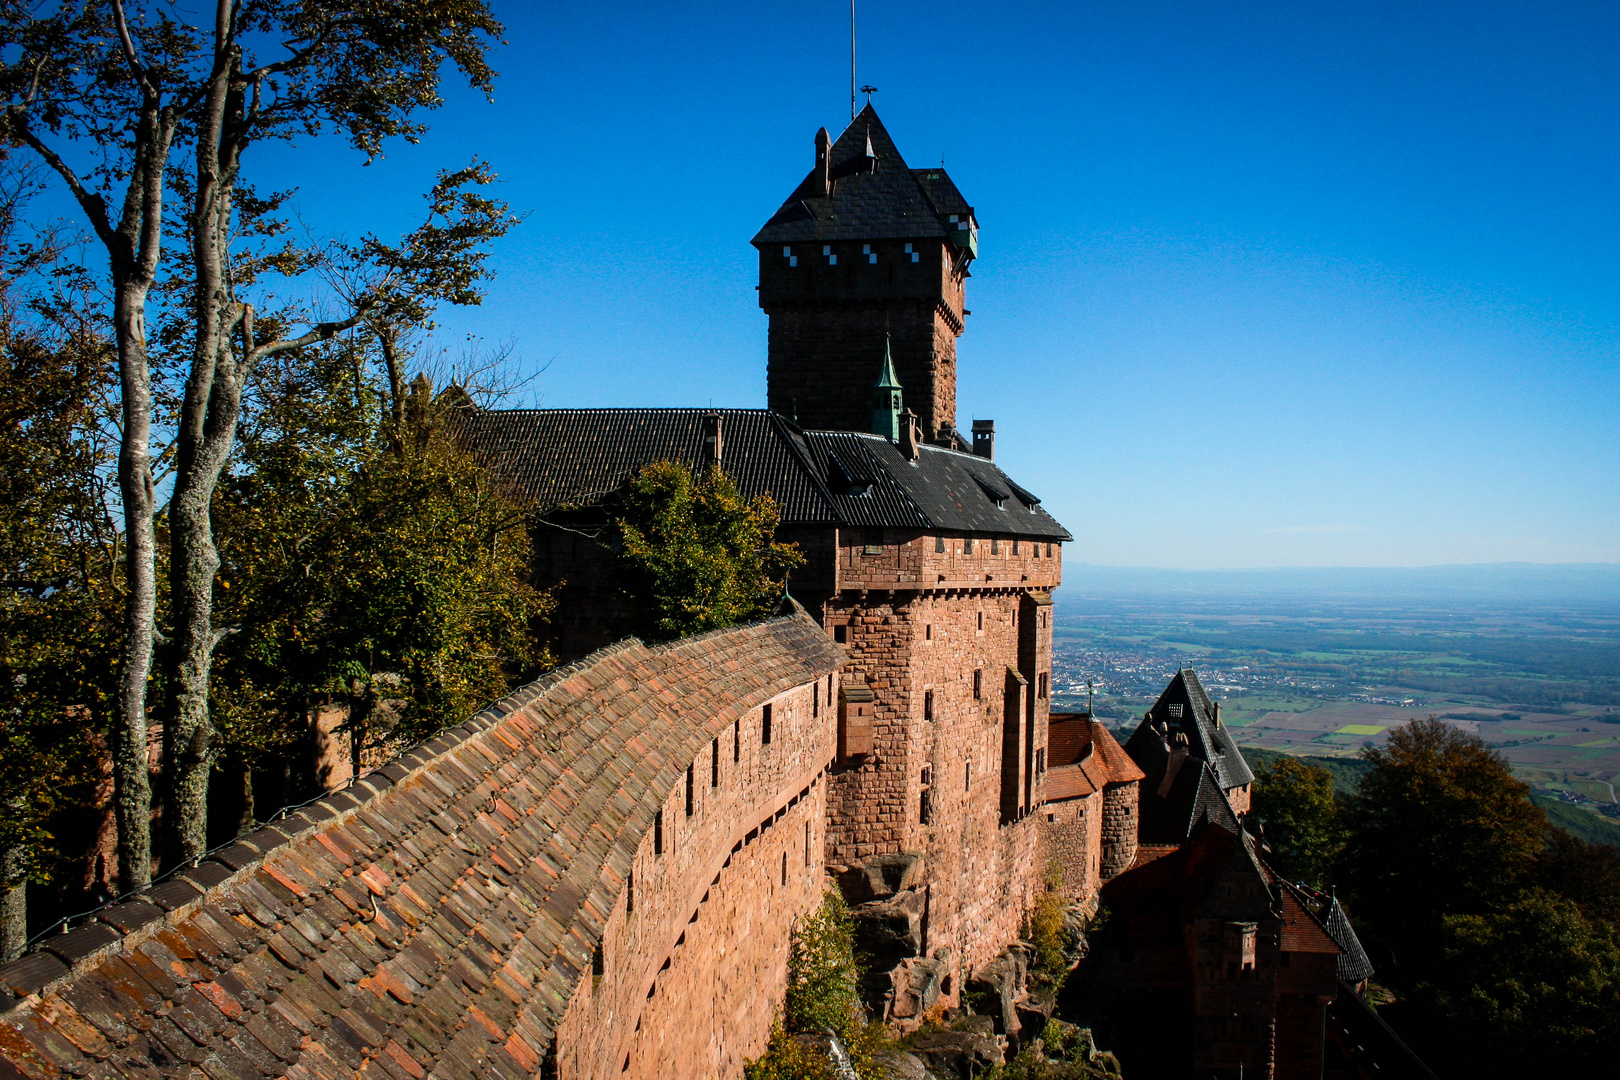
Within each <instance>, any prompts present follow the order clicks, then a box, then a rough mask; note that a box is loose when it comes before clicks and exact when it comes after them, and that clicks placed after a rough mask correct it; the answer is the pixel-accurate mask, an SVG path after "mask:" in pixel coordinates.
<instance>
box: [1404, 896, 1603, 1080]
mask: <svg viewBox="0 0 1620 1080" xmlns="http://www.w3.org/2000/svg"><path fill="white" fill-rule="evenodd" d="M1443 943H1444V950H1445V963H1444V964H1442V965H1440V966H1438V967H1437V968H1436V969H1435V971H1434V973H1433V976H1432V978H1431V980H1430V981H1429V982H1428V983H1427V984H1426V985H1424V986H1423V987H1422V988H1421V992H1422V993H1423V994H1424V995H1425V996H1428V997H1431V998H1432V999H1433V1002H1434V1004H1435V1006H1436V1007H1437V1008H1438V1009H1439V1010H1440V1011H1441V1012H1442V1013H1444V1014H1446V1015H1448V1016H1449V1017H1451V1018H1452V1019H1453V1021H1454V1022H1456V1023H1457V1024H1458V1025H1459V1029H1460V1030H1458V1032H1457V1034H1456V1036H1455V1037H1456V1038H1458V1040H1459V1045H1472V1046H1475V1047H1489V1048H1490V1055H1491V1057H1492V1060H1493V1063H1494V1065H1495V1067H1496V1068H1494V1069H1492V1071H1497V1070H1498V1069H1501V1070H1502V1071H1503V1072H1506V1071H1507V1070H1506V1069H1504V1068H1503V1066H1505V1065H1509V1064H1511V1065H1516V1066H1518V1068H1519V1069H1524V1070H1528V1071H1523V1072H1519V1073H1518V1074H1519V1075H1533V1074H1534V1073H1537V1072H1539V1073H1540V1074H1541V1075H1564V1076H1568V1075H1572V1074H1573V1075H1579V1074H1580V1073H1579V1072H1577V1071H1576V1070H1577V1069H1578V1068H1579V1066H1580V1065H1582V1064H1584V1065H1586V1066H1589V1067H1590V1066H1594V1065H1598V1064H1600V1063H1602V1064H1604V1065H1606V1066H1607V1067H1608V1068H1610V1069H1612V1067H1613V1057H1612V1055H1613V1051H1614V1047H1615V1045H1616V1040H1620V930H1617V929H1616V927H1615V926H1613V925H1612V924H1610V923H1606V922H1602V921H1594V920H1591V919H1588V918H1587V917H1586V916H1585V915H1583V914H1582V913H1581V910H1580V908H1579V907H1577V906H1576V905H1575V904H1574V903H1573V902H1571V901H1570V900H1568V899H1566V898H1564V897H1561V896H1557V895H1555V894H1553V893H1549V892H1545V891H1543V890H1540V889H1530V890H1527V891H1526V892H1524V893H1522V894H1520V895H1519V896H1517V897H1515V898H1514V899H1513V900H1512V901H1511V902H1509V903H1507V904H1505V905H1503V906H1502V907H1500V908H1498V909H1496V910H1493V911H1489V912H1484V913H1480V914H1472V915H1450V916H1447V917H1446V918H1445V920H1444V922H1443Z"/></svg>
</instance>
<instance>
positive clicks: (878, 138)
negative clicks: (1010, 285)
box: [753, 103, 973, 246]
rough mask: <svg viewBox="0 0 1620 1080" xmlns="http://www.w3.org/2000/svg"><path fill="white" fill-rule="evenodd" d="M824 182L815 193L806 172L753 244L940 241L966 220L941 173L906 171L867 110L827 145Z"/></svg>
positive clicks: (967, 209)
mask: <svg viewBox="0 0 1620 1080" xmlns="http://www.w3.org/2000/svg"><path fill="white" fill-rule="evenodd" d="M828 177H829V179H830V181H831V183H830V184H829V190H828V191H827V193H826V194H821V193H820V191H819V186H820V185H819V183H818V178H817V176H816V175H815V169H814V168H812V169H811V170H810V172H809V174H807V175H806V176H805V178H804V180H803V181H802V182H800V184H799V186H798V187H797V188H795V189H794V191H793V194H791V195H789V196H788V198H787V201H786V202H784V203H783V204H782V206H781V208H780V209H778V210H777V211H776V213H775V214H773V215H771V219H770V220H769V221H767V222H766V223H765V227H764V228H762V229H760V231H759V233H758V234H757V235H756V236H755V237H754V241H753V242H754V243H755V244H757V245H761V246H763V245H765V244H791V243H796V242H797V243H802V242H806V241H824V240H885V239H888V240H894V239H923V238H927V237H943V236H946V235H947V234H948V233H949V232H951V231H953V230H954V229H955V225H954V224H953V222H952V221H951V218H952V217H953V216H955V217H956V218H957V219H958V220H963V219H970V218H972V216H973V208H972V207H971V206H969V205H968V204H967V200H965V199H963V198H962V193H961V192H959V191H957V189H956V185H955V184H954V183H952V182H951V179H950V177H949V176H948V175H947V174H946V172H945V170H944V168H943V167H940V168H927V169H912V168H910V167H909V166H908V165H906V162H905V159H904V158H903V157H901V156H900V151H899V150H898V149H897V148H896V147H895V145H894V140H893V139H891V138H890V137H889V133H888V131H887V130H886V129H885V128H884V127H883V121H881V120H879V119H878V115H877V112H876V110H874V109H873V108H872V106H871V104H870V103H868V104H867V106H866V108H864V109H862V110H861V112H860V114H859V115H858V116H856V117H855V119H854V120H852V121H850V125H849V127H847V128H845V129H844V131H843V133H842V134H841V135H839V136H838V139H837V141H835V142H834V143H833V144H832V149H831V150H830V151H829V152H828Z"/></svg>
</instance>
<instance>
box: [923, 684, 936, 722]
mask: <svg viewBox="0 0 1620 1080" xmlns="http://www.w3.org/2000/svg"><path fill="white" fill-rule="evenodd" d="M923 719H924V720H926V721H928V723H930V724H932V723H933V722H934V692H933V691H932V690H924V691H923Z"/></svg>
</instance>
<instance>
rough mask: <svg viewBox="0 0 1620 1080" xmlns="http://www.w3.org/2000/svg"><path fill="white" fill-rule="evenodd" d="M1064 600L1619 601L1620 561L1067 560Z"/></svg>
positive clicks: (1592, 603) (1581, 604)
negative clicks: (1252, 565)
mask: <svg viewBox="0 0 1620 1080" xmlns="http://www.w3.org/2000/svg"><path fill="white" fill-rule="evenodd" d="M1059 596H1060V599H1059V600H1058V603H1059V604H1073V603H1076V602H1080V601H1082V600H1084V598H1086V597H1123V598H1131V599H1137V600H1141V599H1148V598H1155V599H1165V598H1168V597H1186V598H1191V599H1199V600H1204V601H1218V600H1233V599H1238V598H1246V599H1270V600H1313V601H1328V602H1334V601H1337V602H1356V603H1367V602H1374V603H1380V604H1382V603H1390V602H1406V603H1413V602H1415V603H1457V602H1463V603H1469V604H1478V603H1485V604H1493V603H1511V604H1523V603H1526V602H1528V603H1533V604H1555V605H1570V606H1575V607H1593V606H1601V607H1612V606H1613V605H1615V604H1617V603H1620V563H1479V564H1474V565H1463V566H1367V567H1356V566H1323V567H1278V568H1276V569H1267V570H1158V569H1151V568H1147V567H1139V566H1093V565H1091V564H1089V563H1065V564H1064V567H1063V589H1062V591H1061V593H1060V594H1059Z"/></svg>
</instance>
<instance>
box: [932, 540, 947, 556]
mask: <svg viewBox="0 0 1620 1080" xmlns="http://www.w3.org/2000/svg"><path fill="white" fill-rule="evenodd" d="M944 553H945V538H944V537H943V536H936V537H934V554H936V555H943V554H944Z"/></svg>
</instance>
